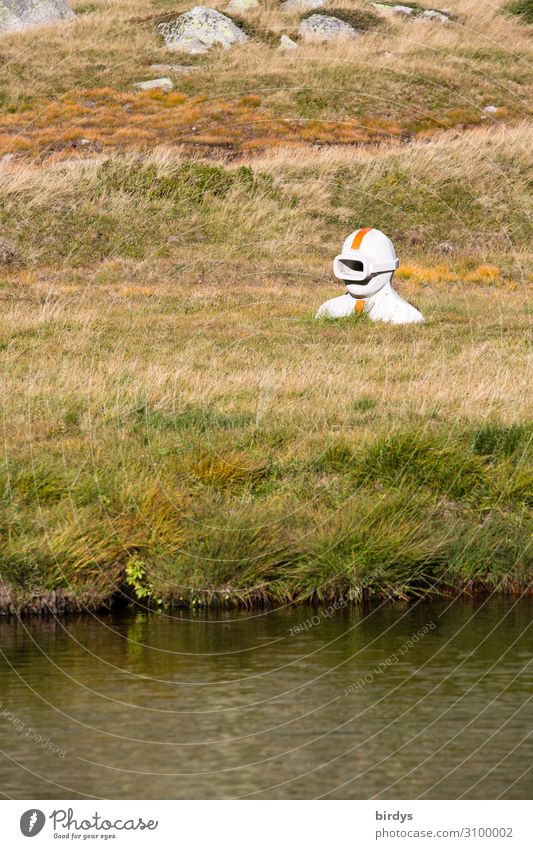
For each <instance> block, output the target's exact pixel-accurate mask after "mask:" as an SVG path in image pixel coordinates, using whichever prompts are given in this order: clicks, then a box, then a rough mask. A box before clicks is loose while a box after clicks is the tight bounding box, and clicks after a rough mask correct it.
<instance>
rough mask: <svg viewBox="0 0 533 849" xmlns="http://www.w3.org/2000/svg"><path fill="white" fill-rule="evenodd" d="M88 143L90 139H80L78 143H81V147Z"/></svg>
mask: <svg viewBox="0 0 533 849" xmlns="http://www.w3.org/2000/svg"><path fill="white" fill-rule="evenodd" d="M90 143H91V141H90V139H80V144H81V145H82V147H87V145H88V144H90Z"/></svg>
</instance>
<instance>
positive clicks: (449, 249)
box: [437, 242, 458, 255]
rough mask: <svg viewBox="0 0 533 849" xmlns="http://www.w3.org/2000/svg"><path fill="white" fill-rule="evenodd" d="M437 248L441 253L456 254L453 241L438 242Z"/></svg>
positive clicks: (456, 249)
mask: <svg viewBox="0 0 533 849" xmlns="http://www.w3.org/2000/svg"><path fill="white" fill-rule="evenodd" d="M437 250H438V251H440V252H441V254H448V255H449V254H456V253H457V251H458V248H457V245H454V243H453V242H439V244H438V245H437Z"/></svg>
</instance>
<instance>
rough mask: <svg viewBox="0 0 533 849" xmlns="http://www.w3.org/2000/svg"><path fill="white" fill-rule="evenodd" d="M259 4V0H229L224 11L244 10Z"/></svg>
mask: <svg viewBox="0 0 533 849" xmlns="http://www.w3.org/2000/svg"><path fill="white" fill-rule="evenodd" d="M257 6H259V0H230V2H229V3H228V5H227V6H226V9H225V11H226V12H246V11H247V10H248V9H255V8H256V7H257Z"/></svg>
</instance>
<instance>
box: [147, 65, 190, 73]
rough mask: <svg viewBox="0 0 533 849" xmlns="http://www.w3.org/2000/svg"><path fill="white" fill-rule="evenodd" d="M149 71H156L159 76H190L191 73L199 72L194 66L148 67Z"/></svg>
mask: <svg viewBox="0 0 533 849" xmlns="http://www.w3.org/2000/svg"><path fill="white" fill-rule="evenodd" d="M150 70H151V71H156V72H157V73H159V74H165V73H166V74H192V72H193V71H199V70H200V68H196V67H195V66H194V65H150Z"/></svg>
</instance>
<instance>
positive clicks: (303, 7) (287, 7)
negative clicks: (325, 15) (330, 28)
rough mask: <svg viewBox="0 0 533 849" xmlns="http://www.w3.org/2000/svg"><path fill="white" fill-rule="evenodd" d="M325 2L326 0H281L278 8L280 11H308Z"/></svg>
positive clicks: (317, 7)
mask: <svg viewBox="0 0 533 849" xmlns="http://www.w3.org/2000/svg"><path fill="white" fill-rule="evenodd" d="M326 3H327V0H283V3H282V4H281V6H280V9H281V10H282V12H310V11H311V9H319V8H320V7H321V6H324V5H325V4H326Z"/></svg>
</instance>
